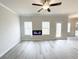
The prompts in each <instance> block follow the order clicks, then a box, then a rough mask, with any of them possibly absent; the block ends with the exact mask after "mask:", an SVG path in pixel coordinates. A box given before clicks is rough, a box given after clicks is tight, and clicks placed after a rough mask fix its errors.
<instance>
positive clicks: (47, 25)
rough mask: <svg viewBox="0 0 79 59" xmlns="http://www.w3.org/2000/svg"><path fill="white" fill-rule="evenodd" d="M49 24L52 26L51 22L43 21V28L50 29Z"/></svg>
mask: <svg viewBox="0 0 79 59" xmlns="http://www.w3.org/2000/svg"><path fill="white" fill-rule="evenodd" d="M49 26H50V24H49V22H42V28H44V29H45V28H46V29H49Z"/></svg>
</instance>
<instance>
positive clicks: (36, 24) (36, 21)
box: [20, 14, 68, 40]
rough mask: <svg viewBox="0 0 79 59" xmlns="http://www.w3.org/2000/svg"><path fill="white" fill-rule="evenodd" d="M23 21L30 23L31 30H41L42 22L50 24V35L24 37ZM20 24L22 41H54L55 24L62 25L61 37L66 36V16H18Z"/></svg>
mask: <svg viewBox="0 0 79 59" xmlns="http://www.w3.org/2000/svg"><path fill="white" fill-rule="evenodd" d="M24 21H32V23H33V25H32V26H33V30H41V29H42V21H49V22H50V35H46V36H32V37H31V36H25V35H24V26H23V25H24ZM20 22H21V23H20V24H21V38H22V40H38V39H42V40H43V39H54V38H56V23H57V22H60V23H62V29H61V30H62V33H61V36H62V37H66V36H67V22H68V16H67V15H39V14H36V15H31V16H20Z"/></svg>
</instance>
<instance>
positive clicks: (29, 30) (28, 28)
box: [24, 21, 32, 35]
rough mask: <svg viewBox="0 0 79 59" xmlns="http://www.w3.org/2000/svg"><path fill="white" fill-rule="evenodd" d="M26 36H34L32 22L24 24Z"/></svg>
mask: <svg viewBox="0 0 79 59" xmlns="http://www.w3.org/2000/svg"><path fill="white" fill-rule="evenodd" d="M24 34H25V35H32V22H30V21H29V22H24Z"/></svg>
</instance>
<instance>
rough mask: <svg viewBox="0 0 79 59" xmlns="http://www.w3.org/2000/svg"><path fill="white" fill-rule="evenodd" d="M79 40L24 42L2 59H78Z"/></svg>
mask: <svg viewBox="0 0 79 59" xmlns="http://www.w3.org/2000/svg"><path fill="white" fill-rule="evenodd" d="M77 46H78V39H75V38H67V40H54V41H53V40H52V41H23V42H21V43H19V44H18V45H17V46H16V47H14V48H13V49H12V50H10V51H9V52H8V53H7V54H5V55H4V56H3V57H2V58H0V59H78V53H77V52H78V47H77Z"/></svg>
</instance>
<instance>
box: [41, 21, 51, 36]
mask: <svg viewBox="0 0 79 59" xmlns="http://www.w3.org/2000/svg"><path fill="white" fill-rule="evenodd" d="M42 34H43V35H49V34H50V24H49V22H47V21H45V22H42Z"/></svg>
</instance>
